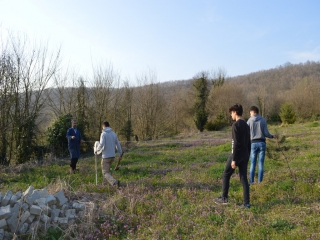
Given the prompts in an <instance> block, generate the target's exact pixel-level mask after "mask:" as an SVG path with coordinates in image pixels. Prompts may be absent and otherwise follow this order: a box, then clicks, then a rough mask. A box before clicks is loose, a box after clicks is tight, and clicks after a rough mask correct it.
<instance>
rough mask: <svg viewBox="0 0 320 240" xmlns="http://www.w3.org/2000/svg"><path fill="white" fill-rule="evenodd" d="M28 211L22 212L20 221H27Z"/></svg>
mask: <svg viewBox="0 0 320 240" xmlns="http://www.w3.org/2000/svg"><path fill="white" fill-rule="evenodd" d="M30 215H31V214H30V212H29V211H25V212H23V213H22V215H21V217H20V223H24V222H25V221H27V219H28V218H29V217H30Z"/></svg>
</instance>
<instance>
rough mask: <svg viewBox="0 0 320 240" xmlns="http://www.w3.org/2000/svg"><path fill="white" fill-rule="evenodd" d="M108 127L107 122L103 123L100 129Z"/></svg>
mask: <svg viewBox="0 0 320 240" xmlns="http://www.w3.org/2000/svg"><path fill="white" fill-rule="evenodd" d="M106 127H110V125H109V122H103V123H102V128H106Z"/></svg>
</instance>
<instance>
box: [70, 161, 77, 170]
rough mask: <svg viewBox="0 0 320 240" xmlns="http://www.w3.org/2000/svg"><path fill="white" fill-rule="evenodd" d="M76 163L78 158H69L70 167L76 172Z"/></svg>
mask: <svg viewBox="0 0 320 240" xmlns="http://www.w3.org/2000/svg"><path fill="white" fill-rule="evenodd" d="M77 162H78V158H71V163H70V167H71V168H72V170H76V166H77Z"/></svg>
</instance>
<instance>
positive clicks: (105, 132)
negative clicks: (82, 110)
mask: <svg viewBox="0 0 320 240" xmlns="http://www.w3.org/2000/svg"><path fill="white" fill-rule="evenodd" d="M102 128H103V129H102V133H101V136H100V144H99V145H98V148H97V149H96V150H95V151H96V152H95V154H96V153H97V152H98V151H101V150H102V160H101V167H102V175H103V177H104V178H105V179H106V180H107V181H108V182H109V183H110V184H111V185H113V186H115V187H119V186H120V181H119V180H116V179H114V178H113V177H112V176H111V173H110V166H111V164H112V162H113V161H114V159H115V156H116V151H115V149H116V148H117V150H118V153H119V160H121V158H122V149H121V145H120V143H119V140H118V137H117V134H115V133H114V132H113V131H112V129H111V128H110V125H109V122H104V123H103V124H102Z"/></svg>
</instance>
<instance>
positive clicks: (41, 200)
mask: <svg viewBox="0 0 320 240" xmlns="http://www.w3.org/2000/svg"><path fill="white" fill-rule="evenodd" d="M34 203H35V204H37V205H38V206H39V207H41V206H44V205H46V199H45V198H38V199H36V200H35V201H34Z"/></svg>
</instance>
